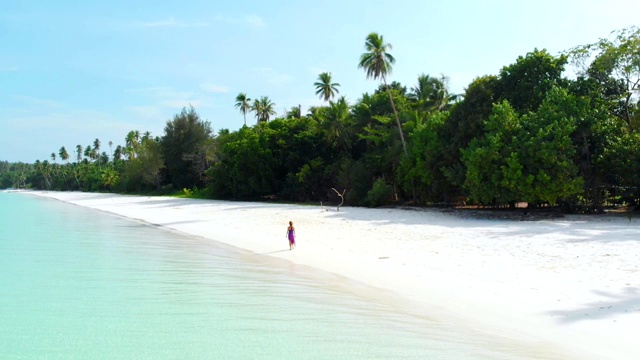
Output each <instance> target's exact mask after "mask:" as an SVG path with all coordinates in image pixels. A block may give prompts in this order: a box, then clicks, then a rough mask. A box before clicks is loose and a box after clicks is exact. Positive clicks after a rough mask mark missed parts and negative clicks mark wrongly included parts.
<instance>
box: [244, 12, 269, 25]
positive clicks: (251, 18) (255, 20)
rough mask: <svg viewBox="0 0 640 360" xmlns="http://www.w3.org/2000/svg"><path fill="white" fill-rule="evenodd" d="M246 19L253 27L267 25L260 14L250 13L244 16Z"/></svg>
mask: <svg viewBox="0 0 640 360" xmlns="http://www.w3.org/2000/svg"><path fill="white" fill-rule="evenodd" d="M244 21H245V22H246V23H247V24H249V25H250V26H253V27H263V26H265V23H264V20H262V18H261V17H260V16H258V15H255V14H250V15H247V16H245V17H244Z"/></svg>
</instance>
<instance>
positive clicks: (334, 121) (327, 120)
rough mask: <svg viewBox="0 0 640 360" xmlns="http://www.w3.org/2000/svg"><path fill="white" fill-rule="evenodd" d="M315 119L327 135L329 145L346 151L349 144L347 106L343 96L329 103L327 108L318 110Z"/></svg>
mask: <svg viewBox="0 0 640 360" xmlns="http://www.w3.org/2000/svg"><path fill="white" fill-rule="evenodd" d="M315 117H316V119H317V120H318V123H319V125H320V127H321V128H322V129H323V130H324V132H325V133H326V134H327V140H328V141H329V143H330V144H331V145H333V146H337V147H338V148H340V150H342V151H345V152H346V151H348V149H349V144H350V139H349V131H348V128H347V123H348V121H349V104H348V103H347V100H346V99H345V98H344V96H341V97H340V98H339V99H338V101H336V102H333V101H329V107H323V108H320V110H319V111H318V112H317V113H316V115H315Z"/></svg>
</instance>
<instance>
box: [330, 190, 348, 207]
mask: <svg viewBox="0 0 640 360" xmlns="http://www.w3.org/2000/svg"><path fill="white" fill-rule="evenodd" d="M331 190H333V191H335V192H336V194H338V196H340V204H339V205H338V208H337V210H338V211H340V206H342V204H344V193H345V192H347V189H344V190H342V194H341V193H340V192H339V191H338V190H336V189H335V188H331Z"/></svg>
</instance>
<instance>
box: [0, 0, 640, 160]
mask: <svg viewBox="0 0 640 360" xmlns="http://www.w3.org/2000/svg"><path fill="white" fill-rule="evenodd" d="M638 14H640V1H637V0H629V1H623V0H608V1H603V0H597V1H596V0H580V1H578V0H576V1H574V0H554V1H549V0H538V1H513V0H485V1H464V0H459V1H455V2H454V1H431V0H368V1H366V2H364V1H357V0H325V1H293V0H289V1H286V0H270V1H257V0H256V1H249V0H247V1H244V0H236V1H211V0H206V1H200V0H198V1H188V0H187V1H169V0H167V1H157V0H154V1H136V0H127V1H123V0H110V1H85V0H82V1H76V0H65V1H40V0H33V1H22V0H2V1H0V161H3V160H6V161H11V162H17V161H22V162H34V161H35V160H50V154H51V153H52V152H55V153H56V154H57V153H58V150H59V149H60V147H61V146H65V147H66V149H67V151H68V152H69V153H70V154H72V150H73V149H75V147H76V145H78V144H80V145H82V146H83V147H85V146H86V145H89V144H93V141H94V140H95V139H96V138H98V139H100V141H101V143H102V150H103V151H106V152H107V153H110V149H109V147H108V143H109V141H111V142H112V143H113V148H115V146H117V145H123V144H124V138H125V136H126V134H127V133H128V132H129V131H131V130H139V131H140V132H141V133H144V132H146V131H150V132H151V134H152V135H153V136H162V135H163V133H164V126H165V124H166V122H167V121H170V120H171V119H173V117H174V116H175V115H176V114H178V113H179V112H180V111H181V110H182V108H183V107H188V106H190V105H191V106H193V107H194V108H195V110H196V111H197V112H198V114H199V115H200V116H201V118H202V119H203V120H206V121H209V122H210V123H211V127H212V128H213V130H214V132H216V133H217V132H218V131H219V130H220V129H229V130H232V131H233V130H237V129H239V128H240V127H241V126H242V125H243V123H244V120H243V117H242V114H240V113H239V111H238V110H237V109H236V108H235V107H234V103H235V97H236V95H238V93H240V92H244V93H247V95H248V96H249V97H251V98H258V97H260V96H268V97H269V98H270V99H271V100H272V101H273V102H274V103H275V104H276V110H277V112H278V114H284V112H285V111H286V109H290V108H291V107H293V106H298V105H301V106H302V108H303V112H306V109H307V108H308V107H309V106H317V105H321V104H322V101H321V100H320V99H319V98H318V97H317V96H316V95H315V91H314V87H313V83H314V82H315V81H316V79H317V77H318V74H319V73H321V72H324V71H327V72H331V74H332V76H333V80H334V81H335V82H338V83H340V88H339V90H340V95H344V96H345V97H346V98H347V100H348V101H349V102H350V103H352V104H353V103H355V102H356V101H357V100H358V99H359V98H360V97H361V96H362V94H363V93H365V92H373V91H374V90H375V89H376V87H377V86H378V83H377V82H375V81H373V80H367V79H366V76H365V73H364V71H363V70H362V69H358V67H357V64H358V60H359V57H360V55H361V54H362V53H363V52H364V51H365V50H364V41H365V38H366V36H367V34H369V33H371V32H377V33H379V34H381V35H382V36H384V40H385V42H387V43H390V44H392V46H393V47H392V49H391V50H390V51H389V52H390V53H391V54H392V55H393V56H394V57H395V58H396V64H395V66H394V68H393V72H392V74H391V75H390V76H389V80H390V81H394V80H395V81H399V82H401V83H402V84H403V85H405V86H407V87H408V88H411V87H412V86H414V84H415V83H416V82H417V77H418V76H419V75H420V74H422V73H425V74H429V75H433V76H438V75H440V74H444V75H446V76H447V77H449V79H450V83H449V86H450V89H451V91H452V92H454V93H462V92H464V89H465V87H466V86H467V85H468V84H469V83H470V82H471V81H472V80H473V79H474V78H476V77H478V76H483V75H490V74H494V75H495V74H498V73H499V71H500V69H501V68H502V67H503V66H506V65H509V64H512V63H514V62H515V61H516V59H517V58H518V56H524V55H526V54H527V53H528V52H530V51H533V50H534V49H535V48H538V49H547V50H548V51H549V52H550V53H551V54H554V55H555V54H559V53H560V52H562V51H564V50H567V49H569V48H572V47H574V46H577V45H583V44H588V43H593V42H595V41H597V40H598V39H600V38H605V37H608V36H609V34H610V33H611V32H612V31H614V30H617V29H622V28H625V27H628V26H631V25H636V26H637V25H640V17H638ZM247 124H248V125H253V124H255V118H254V117H253V116H252V115H251V114H248V116H247ZM72 156H73V155H72ZM58 161H59V160H58Z"/></svg>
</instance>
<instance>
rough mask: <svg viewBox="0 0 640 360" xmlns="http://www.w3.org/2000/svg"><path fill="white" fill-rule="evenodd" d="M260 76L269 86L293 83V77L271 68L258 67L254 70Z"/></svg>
mask: <svg viewBox="0 0 640 360" xmlns="http://www.w3.org/2000/svg"><path fill="white" fill-rule="evenodd" d="M252 70H253V71H254V72H256V73H257V74H258V75H259V76H261V77H263V78H264V79H265V80H266V81H267V82H268V83H269V84H271V85H276V86H281V85H285V84H288V83H290V82H291V80H292V78H291V76H289V75H287V74H282V73H278V72H276V71H275V70H273V69H272V68H270V67H258V68H253V69H252Z"/></svg>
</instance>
